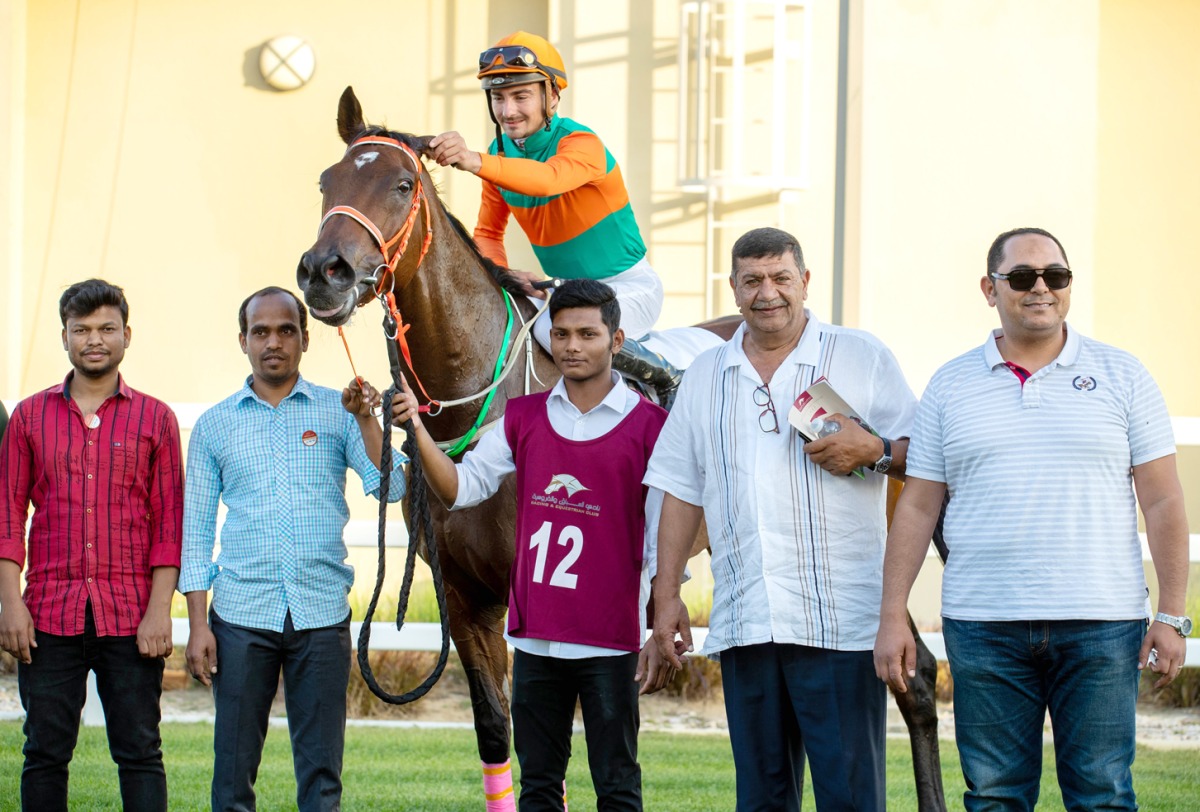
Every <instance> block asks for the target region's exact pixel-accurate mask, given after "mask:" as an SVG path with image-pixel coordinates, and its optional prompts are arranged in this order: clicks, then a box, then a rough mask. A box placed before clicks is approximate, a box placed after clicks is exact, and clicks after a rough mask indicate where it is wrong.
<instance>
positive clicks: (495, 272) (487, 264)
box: [356, 126, 525, 301]
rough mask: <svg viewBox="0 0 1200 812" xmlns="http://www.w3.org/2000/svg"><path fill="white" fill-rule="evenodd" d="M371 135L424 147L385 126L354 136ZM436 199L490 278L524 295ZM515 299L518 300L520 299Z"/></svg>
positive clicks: (415, 138) (418, 151)
mask: <svg viewBox="0 0 1200 812" xmlns="http://www.w3.org/2000/svg"><path fill="white" fill-rule="evenodd" d="M371 136H382V137H384V138H391V139H394V140H396V141H399V142H400V143H402V144H404V145H405V146H406V147H408V148H409V149H411V150H412V151H413V152H415V153H416V154H417V155H421V154H422V153H423V152H424V149H425V141H424V139H422V138H421V136H419V135H413V134H412V133H402V132H396V131H395V130H389V129H387V128H386V127H379V126H370V127H367V128H366V129H364V130H363V131H362V132H361V133H359V134H358V135H357V136H356V138H366V137H371ZM434 197H435V198H437V189H436V188H435V189H434ZM437 201H438V205H440V206H441V207H442V211H444V212H445V213H446V216H447V217H448V218H450V224H451V225H453V226H454V233H455V234H457V235H458V237H459V239H461V240H462V241H463V243H464V244H466V246H467V247H468V248H470V249H471V252H472V253H473V254H474V255H475V258H476V259H478V260H479V264H480V265H482V266H483V267H484V268H486V269H487V272H488V273H490V274H491V275H492V278H493V279H495V280H496V283H497V284H499V285H500V287H502V288H504V289H505V290H507V291H508V292H509V293H511V294H512V295H513V296H524V295H525V289H524V287H523V286H522V284H521V282H520V281H519V280H518V279H517V278H516V277H515V276H513V275H512V274H511V273H509V270H508V268H505V267H504V266H503V265H500V264H499V263H496V262H493V261H492V260H490V259H488V258H487V257H486V256H484V254H483V252H482V251H480V250H479V246H478V245H476V244H475V239H474V238H473V237H472V236H471V234H470V232H468V231H467V227H466V226H464V225H463V224H462V221H461V220H459V219H458V218H457V217H455V216H454V213H453V212H452V211H450V209H448V208H447V207H446V204H444V203H442V201H441V198H437ZM517 301H520V299H518V300H517Z"/></svg>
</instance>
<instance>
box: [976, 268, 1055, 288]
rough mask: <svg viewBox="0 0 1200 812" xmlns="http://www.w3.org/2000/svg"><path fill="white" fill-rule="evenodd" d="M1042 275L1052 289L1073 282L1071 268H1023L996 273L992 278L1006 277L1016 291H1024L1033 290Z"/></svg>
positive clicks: (1009, 284) (1047, 285)
mask: <svg viewBox="0 0 1200 812" xmlns="http://www.w3.org/2000/svg"><path fill="white" fill-rule="evenodd" d="M1038 277H1041V278H1042V280H1043V281H1045V283H1046V287H1048V288H1050V290H1062V289H1063V288H1065V287H1066V286H1067V285H1069V284H1071V269H1070V268H1021V269H1020V270H1017V271H1011V272H1009V273H994V274H992V279H1005V280H1007V281H1008V286H1009V287H1010V288H1012V289H1013V290H1015V291H1019V292H1021V293H1024V292H1025V291H1030V290H1033V286H1034V285H1036V284H1037V281H1038Z"/></svg>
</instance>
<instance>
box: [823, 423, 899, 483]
mask: <svg viewBox="0 0 1200 812" xmlns="http://www.w3.org/2000/svg"><path fill="white" fill-rule="evenodd" d="M825 420H826V421H827V422H828V421H832V422H836V423H838V424H840V425H841V427H842V428H841V430H840V431H838V432H837V433H835V434H830V435H829V436H827V437H821V438H819V439H817V440H814V441H813V442H811V443H805V445H804V453H805V454H807V455H808V458H809V459H810V460H812V461H813V462H814V463H816V464H817V465H819V466H821V467H822V468H823V469H825V470H826V471H828V472H829V473H831V474H833V475H835V476H846V475H847V474H849V473H850V472H851V471H855V470H857V469H859V468H861V467H863V466H870V465H874V464H875V461H876V460H877V459H879V458H880V457H881V456H882V455H883V441H882V440H880V439H879V438H878V437H876V436H875V435H874V434H872V433H871V432H869V431H867V430H866V429H864V428H863V427H862V426H860V425H859V424H858V423H856V422H855V421H853V420H851V419H850V418H849V417H846V416H845V415H843V414H832V415H830V416H829V417H827V418H825Z"/></svg>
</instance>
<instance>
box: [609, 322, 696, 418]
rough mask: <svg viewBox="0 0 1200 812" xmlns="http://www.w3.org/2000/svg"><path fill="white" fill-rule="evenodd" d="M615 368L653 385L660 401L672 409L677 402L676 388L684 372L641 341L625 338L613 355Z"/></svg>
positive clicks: (665, 406)
mask: <svg viewBox="0 0 1200 812" xmlns="http://www.w3.org/2000/svg"><path fill="white" fill-rule="evenodd" d="M613 368H614V369H616V370H617V372H621V373H623V374H625V375H627V376H628V377H630V378H633V379H634V380H635V381H638V382H640V383H642V384H645V385H646V386H649V387H652V388H653V389H654V391H655V392H657V393H658V403H659V405H660V406H662V407H663V408H664V409H666V410H668V411H670V409H671V404H672V403H674V402H675V390H676V389H678V388H679V381H680V380H681V379H682V378H683V373H682V372H680V371H679V370H678V369H676V368H675V365H674V364H672V363H671V362H670V361H668V360H667V359H666V358H663V357H662V356H661V355H659V354H658V353H656V352H652V351H651V350H648V349H646V347H645V346H643V345H642V344H641V342H638V341H633V340H632V339H628V338H627V339H625V343H624V344H622V345H621V351H620V352H619V353H617V354H616V356H614V357H613Z"/></svg>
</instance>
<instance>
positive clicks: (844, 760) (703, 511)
mask: <svg viewBox="0 0 1200 812" xmlns="http://www.w3.org/2000/svg"><path fill="white" fill-rule="evenodd" d="M729 281H730V285H731V286H732V287H733V292H734V297H735V300H736V302H737V305H738V308H739V310H741V313H742V315H743V316H744V317H745V319H746V321H745V324H744V325H743V326H742V327H740V328H739V329H738V331H737V332H736V333H735V334H734V336H733V338H732V339H730V341H729V342H728V343H726V344H723V345H721V346H720V347H717V348H714V349H712V350H710V351H708V352H706V353H703V354H701V355H700V356H699V357H698V358H697V359H696V360H695V361H694V362H693V363H692V365H691V366H690V367H689V368H688V371H687V374H686V375H684V377H683V383H682V384H681V386H680V389H679V394H678V397H677V398H676V401H675V405H674V407H673V408H672V410H671V414H670V417H668V419H667V422H666V425H665V426H664V427H663V431H662V434H661V435H659V439H658V444H657V445H656V446H655V448H654V455H653V456H652V457H651V458H650V465H649V468H648V469H647V472H646V478H645V480H644V481H645V483H646V484H647V485H649V486H651V487H657V488H661V489H662V490H663V491H665V492H666V496H665V498H664V501H663V509H662V519H661V522H660V524H659V537H658V548H659V557H658V577H657V578H656V579H655V581H654V604H655V619H654V635H655V638H656V639H657V641H658V644H659V650H660V652H661V653H662V654H663V656H664V657H666V658H667V659H668V661H669V662H671V663H672V664H673V665H674V664H676V663H677V659H676V658H677V656H678V655H679V654H680V653H681V651H680V650H679V649H680V648H683V647H689V646H690V643H691V634H690V630H689V628H688V615H687V609H686V607H684V605H683V603H682V601H680V599H679V582H680V580H681V576H682V574H683V566H684V562H685V561H686V559H687V555H688V551H689V550H690V549H691V540H692V539H693V538H694V537H695V532H696V528H697V526H698V525H699V523H700V519H701V516H703V517H704V518H705V519H706V520H707V522H708V536H709V543H710V545H711V549H712V571H713V605H712V613H711V616H710V619H709V634H708V639H707V641H706V643H705V647H704V651H705V653H707V654H720V658H721V676H722V681H723V687H724V693H725V711H726V715H727V716H728V719H729V739H730V744H731V746H732V748H733V761H734V766H735V769H736V772H737V808H738V809H739V810H759V809H781V810H796V809H799V806H800V804H799V792H800V786H801V783H802V779H803V774H804V760H805V756H807V757H808V760H809V763H810V765H811V773H812V777H813V795H814V796H815V799H816V804H817V809H820V810H826V809H854V810H860V812H861V811H862V810H883V809H884V804H885V798H884V790H885V786H884V761H883V756H884V732H885V717H886V704H887V690H886V689H885V688H884V687H883V685H881V684H880V683H879V682H878V681H877V680H876V679H875V674H874V670H873V668H872V663H871V644H872V643H873V642H874V639H875V629H876V627H877V625H878V622H879V614H878V609H879V605H878V603H877V601H878V599H879V595H880V589H881V581H882V566H883V543H884V538H885V536H886V533H887V529H886V520H885V516H884V502H885V494H886V490H887V478H886V476H885V475H884V474H885V472H886V474H888V475H892V476H903V473H902V472H903V470H904V452H905V448H906V446H907V445H908V441H907V440H906V439H903V438H905V437H907V435H908V433H909V427H910V425H911V423H912V419H913V415H914V414H915V412H916V407H917V401H916V398H915V397H914V396H913V393H912V391H911V390H910V389H909V388H908V384H906V383H905V381H904V376H903V374H902V373H901V371H900V367H899V365H898V364H897V363H896V359H895V357H893V355H892V354H891V352H889V351H888V349H887V348H886V347H885V346H884V345H883V344H882V343H881V342H880V341H879V340H878V339H876V338H875V337H874V336H871V335H869V334H867V333H865V332H863V331H861V330H851V329H847V328H845V327H838V326H834V325H829V324H823V323H821V322H820V321H819V320H818V319H817V318H816V317H815V316H814V315H813V314H812V313H811V312H810V311H809V310H807V309H806V308H805V307H804V300H805V299H806V298H807V296H808V282H809V272H808V270H807V269H806V268H805V267H804V256H803V254H802V253H801V251H800V245H799V243H798V242H797V241H796V238H795V237H793V236H792V235H791V234H788V233H787V232H785V231H780V230H779V229H776V228H760V229H755V230H753V231H750V232H747V233H746V234H744V235H742V237H740V238H739V239H738V241H737V242H736V243H735V244H734V246H733V267H732V271H731V273H730V280H729ZM822 376H824V377H825V378H827V379H828V380H829V382H830V384H832V386H833V387H834V389H835V390H836V391H837V392H838V394H840V395H841V396H842V398H843V399H845V401H846V402H847V403H848V404H849V405H850V406H852V407H853V408H854V409H855V410H856V411H857V412H858V413H859V414H860V415H861V416H862V417H863V418H864V419H865V420H866V421H867V423H868V424H869V425H870V426H872V427H873V428H874V429H875V430H876V431H877V432H879V435H880V436H875V435H873V434H870V433H868V432H867V431H864V430H863V429H862V428H860V427H859V426H858V425H857V424H855V423H853V422H851V421H850V420H848V419H844V418H841V419H840V423H841V426H842V428H841V430H840V431H838V432H837V433H836V434H833V435H832V436H829V437H825V438H823V439H819V440H817V441H816V442H813V443H805V441H804V439H803V438H802V437H801V436H800V435H799V434H798V433H797V432H796V431H794V430H793V429H792V428H791V427H790V426H789V425H788V422H787V414H788V409H789V408H790V407H791V405H792V403H793V401H795V400H796V398H797V396H799V395H800V394H801V393H802V392H804V391H805V390H806V389H808V387H809V386H811V385H812V383H813V382H814V381H816V380H817V379H818V378H821V377H822ZM831 419H834V420H835V421H837V420H838V418H836V417H835V418H831ZM885 438H893V439H890V440H888V439H885ZM862 468H867V469H870V470H867V471H865V472H860V473H861V475H860V476H851V475H850V473H851V471H853V470H855V469H862ZM677 633H678V634H679V635H680V636H681V637H682V638H683V641H682V645H681V646H680V647H678V648H677V646H676V641H675V636H676V634H677Z"/></svg>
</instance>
